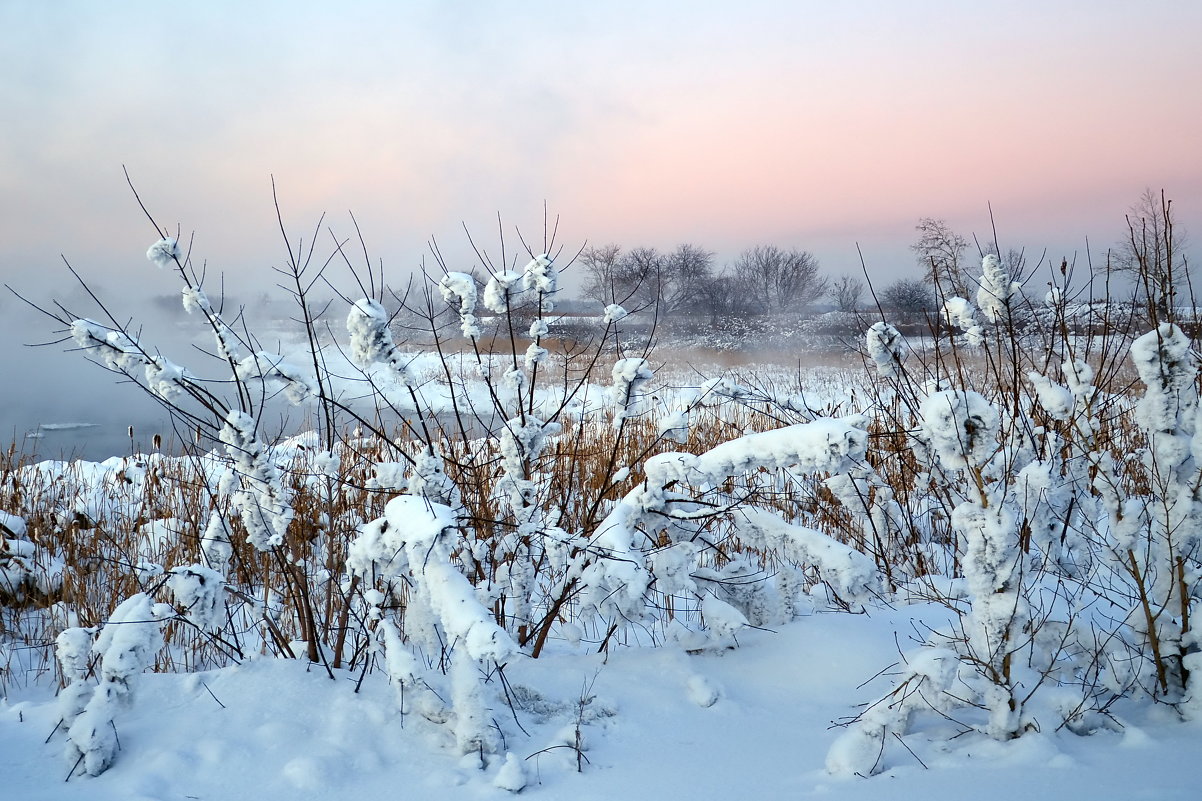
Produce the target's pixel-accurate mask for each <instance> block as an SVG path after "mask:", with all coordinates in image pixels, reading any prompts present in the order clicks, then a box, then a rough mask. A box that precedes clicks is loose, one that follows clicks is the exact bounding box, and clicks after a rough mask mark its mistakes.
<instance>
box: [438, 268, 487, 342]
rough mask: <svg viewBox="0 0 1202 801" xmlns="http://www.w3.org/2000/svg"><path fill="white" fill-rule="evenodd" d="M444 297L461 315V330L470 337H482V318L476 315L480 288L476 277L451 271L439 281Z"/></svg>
mask: <svg viewBox="0 0 1202 801" xmlns="http://www.w3.org/2000/svg"><path fill="white" fill-rule="evenodd" d="M438 291H439V292H441V293H442V299H443V300H445V301H446V302H447V303H449V304H451V305H452V307H454V309H455V312H456V313H457V314H458V315H459V331H460V333H462V334H463V335H464V336H465V337H467V338H468V339H479V338H480V320H479V319H478V318H477V317H476V302H477V299H478V297H479V289H478V288H477V286H476V279H475V278H472V276H471V275H469V274H468V273H456V272H449V273H447V274H446V275H444V276H443V277H442V278H441V279H440V280H439V282H438Z"/></svg>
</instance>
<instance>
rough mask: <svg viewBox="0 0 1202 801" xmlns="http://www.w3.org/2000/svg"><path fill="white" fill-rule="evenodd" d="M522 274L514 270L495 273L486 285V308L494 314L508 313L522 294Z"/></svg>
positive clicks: (484, 300) (484, 298)
mask: <svg viewBox="0 0 1202 801" xmlns="http://www.w3.org/2000/svg"><path fill="white" fill-rule="evenodd" d="M521 283H522V274H521V273H517V272H513V271H512V270H502V271H501V272H498V273H495V274H494V275H493V276H492V278H490V279H488V283H487V284H485V285H484V297H483V298H482V302H483V303H484V308H486V309H488V310H489V311H490V312H493V313H494V314H507V313H508V312H509V310H510V308H511V306H512V305H513V302H514V300H516V298H517V296H518V295H520V294H521V292H522V288H521Z"/></svg>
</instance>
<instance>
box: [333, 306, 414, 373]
mask: <svg viewBox="0 0 1202 801" xmlns="http://www.w3.org/2000/svg"><path fill="white" fill-rule="evenodd" d="M388 324H389V319H388V312H387V311H385V309H384V307H383V306H381V305H380V304H379V303H378V302H376V301H374V300H372V299H371V298H361V299H359V300H357V301H355V303H354V305H352V306H351V310H350V312H349V313H348V314H347V317H346V330H347V333H349V334H350V336H351V342H350V349H351V361H352V362H354V364H355V366H356V367H358V368H359V369H361V370H368V369H370V368H371V366H372V365H374V364H376V363H383V364H385V365H386V366H387V367H388V369H389V371H390V372H391V373H392V375H393V376H394V377H395V378H396V379H397V381H399V382H400V383H401V385H402V386H406V387H412V386H413V385H414V379H413V374H412V373H411V372H410V370H409V368H408V365H407V364H406V363H405V361H404V358H403V357H402V356H401V353H400V351H399V350H397V346H396V343H394V342H393V339H392V331H391V330H389V328H388Z"/></svg>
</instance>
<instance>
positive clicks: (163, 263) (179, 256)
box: [146, 237, 184, 270]
mask: <svg viewBox="0 0 1202 801" xmlns="http://www.w3.org/2000/svg"><path fill="white" fill-rule="evenodd" d="M146 258H147V259H149V260H150V261H152V262H153V263H154V265H155V266H156V267H158V268H159V269H160V270H161V269H163V268H164V267H171V266H172V265H174V264H177V263H180V262H183V260H184V253H183V251H182V250H180V246H179V242H177V241H176V239H175V237H167V238H166V239H160V240H159V241H158V242H155V243H154V244H153V245H151V246H150V247H149V248H148V249H147V251H146Z"/></svg>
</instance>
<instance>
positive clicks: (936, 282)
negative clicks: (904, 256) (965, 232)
mask: <svg viewBox="0 0 1202 801" xmlns="http://www.w3.org/2000/svg"><path fill="white" fill-rule="evenodd" d="M915 230H916V231H918V241H917V242H915V243H914V244H913V245H911V246H910V249H911V250H913V251H914V254H915V255H916V256H917V257H918V266H919V267H921V268H922V269H923V271H924V273H925V275H926V277H927V280H928V281H929V282H930V283H931V286H938V287H940V288H941V290H942V291H943V294H944V295H947V296H948V297H952V296H957V295H958V296H959V297H962V298H971V297H973V295H972V294H970V293H971V292H972V291H973V290H974V289H975V286H974V283H973V279H972V278H971V277H970V274H969V270H968V269H967V267H966V265H965V263H964V251H965V250H967V249H968V240H967V239H965V238H964V237H962V236H960V234H958V233H956V232H955V231H953V230H952V229H951V227H950V226H949V225H948V224H947V220H938V219H935V218H934V217H923V218H922V219H921V220H919V221H918V225H917V226H915Z"/></svg>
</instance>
